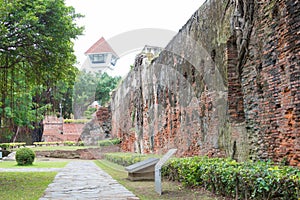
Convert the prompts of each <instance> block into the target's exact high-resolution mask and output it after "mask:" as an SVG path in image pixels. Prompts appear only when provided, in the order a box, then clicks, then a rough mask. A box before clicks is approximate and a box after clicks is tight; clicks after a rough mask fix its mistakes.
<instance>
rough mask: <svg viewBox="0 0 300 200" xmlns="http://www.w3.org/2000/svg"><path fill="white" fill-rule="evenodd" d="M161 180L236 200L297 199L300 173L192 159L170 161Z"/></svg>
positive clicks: (268, 165) (270, 166)
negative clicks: (175, 181) (173, 181)
mask: <svg viewBox="0 0 300 200" xmlns="http://www.w3.org/2000/svg"><path fill="white" fill-rule="evenodd" d="M162 174H163V176H165V177H167V178H169V179H170V180H178V181H180V182H182V183H183V184H184V185H185V186H191V187H193V186H201V187H204V188H206V189H208V190H210V191H212V192H214V193H217V194H221V195H223V196H228V197H231V198H236V199H298V198H299V197H300V191H299V188H300V170H299V169H297V168H293V167H286V166H275V165H273V164H272V163H271V162H256V163H253V162H241V163H238V162H236V161H234V160H231V159H221V158H207V157H192V158H179V159H172V160H171V161H169V162H168V164H167V165H166V166H164V167H163V169H162Z"/></svg>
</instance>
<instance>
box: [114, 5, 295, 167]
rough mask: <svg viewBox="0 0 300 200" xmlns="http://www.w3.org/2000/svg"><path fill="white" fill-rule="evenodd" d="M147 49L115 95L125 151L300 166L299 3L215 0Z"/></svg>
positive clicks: (119, 133)
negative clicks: (156, 47)
mask: <svg viewBox="0 0 300 200" xmlns="http://www.w3.org/2000/svg"><path fill="white" fill-rule="evenodd" d="M149 54H151V50H150V51H146V50H145V51H144V52H142V53H141V54H139V55H138V56H137V57H136V61H135V65H134V68H133V70H132V71H131V72H130V73H129V74H128V76H127V77H126V79H125V80H124V81H123V83H122V85H120V87H119V88H118V90H117V91H115V93H114V94H113V99H112V105H111V107H112V133H113V135H114V136H117V137H120V138H121V139H122V149H123V150H125V151H132V152H134V151H135V152H142V153H149V152H152V153H165V152H166V151H167V150H168V149H170V148H174V147H175V148H177V149H178V152H177V154H178V156H192V155H208V156H226V157H232V158H234V159H237V160H240V161H241V160H246V159H252V160H268V159H271V160H273V161H275V162H285V163H286V164H289V165H292V166H298V167H300V3H299V1H294V0H293V1H292V0H259V1H255V0H228V1H221V0H208V1H206V2H205V3H204V5H202V6H201V7H200V8H199V9H198V10H197V11H196V12H195V13H194V14H193V15H192V17H191V18H190V19H189V20H188V22H187V23H186V24H185V25H184V26H183V27H182V29H181V30H180V31H179V33H178V34H177V35H176V36H175V37H174V38H173V40H172V41H170V43H169V44H168V45H167V47H166V48H165V49H163V50H162V51H161V53H160V54H159V56H157V57H155V56H152V57H151V59H150V58H149V56H147V55H149ZM153 57H154V58H153Z"/></svg>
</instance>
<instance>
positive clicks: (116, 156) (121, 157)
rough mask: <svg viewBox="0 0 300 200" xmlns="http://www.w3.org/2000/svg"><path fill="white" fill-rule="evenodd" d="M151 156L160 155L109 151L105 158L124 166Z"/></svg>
mask: <svg viewBox="0 0 300 200" xmlns="http://www.w3.org/2000/svg"><path fill="white" fill-rule="evenodd" d="M150 157H158V156H157V155H142V154H137V153H107V154H105V155H104V158H105V159H106V160H108V161H111V162H113V163H117V164H119V165H122V166H125V167H127V166H129V165H132V164H134V163H137V162H140V161H143V160H146V159H148V158H150Z"/></svg>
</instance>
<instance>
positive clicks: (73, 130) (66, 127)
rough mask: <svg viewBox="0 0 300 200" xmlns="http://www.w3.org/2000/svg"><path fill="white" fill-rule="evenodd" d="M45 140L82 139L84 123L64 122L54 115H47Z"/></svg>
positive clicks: (76, 140) (44, 122)
mask: <svg viewBox="0 0 300 200" xmlns="http://www.w3.org/2000/svg"><path fill="white" fill-rule="evenodd" d="M43 124H44V132H43V137H42V138H43V140H44V141H45V142H58V141H74V142H78V141H79V140H80V135H81V133H82V130H83V127H84V124H64V123H63V124H62V123H61V121H60V119H59V118H57V117H54V116H47V117H46V118H45V120H44V121H43Z"/></svg>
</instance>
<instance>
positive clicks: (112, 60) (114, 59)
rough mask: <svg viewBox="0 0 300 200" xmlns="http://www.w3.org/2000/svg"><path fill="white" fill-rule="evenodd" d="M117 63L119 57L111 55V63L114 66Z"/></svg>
mask: <svg viewBox="0 0 300 200" xmlns="http://www.w3.org/2000/svg"><path fill="white" fill-rule="evenodd" d="M116 63H117V57H116V56H114V55H112V57H111V61H110V64H111V65H112V66H115V65H116Z"/></svg>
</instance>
